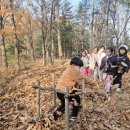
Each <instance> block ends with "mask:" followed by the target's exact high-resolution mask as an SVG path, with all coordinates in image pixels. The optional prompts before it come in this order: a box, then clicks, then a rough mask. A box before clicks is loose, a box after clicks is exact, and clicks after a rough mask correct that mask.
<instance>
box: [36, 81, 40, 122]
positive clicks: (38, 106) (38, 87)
mask: <svg viewBox="0 0 130 130" xmlns="http://www.w3.org/2000/svg"><path fill="white" fill-rule="evenodd" d="M36 86H37V102H36V106H37V121H40V81H37V83H36Z"/></svg>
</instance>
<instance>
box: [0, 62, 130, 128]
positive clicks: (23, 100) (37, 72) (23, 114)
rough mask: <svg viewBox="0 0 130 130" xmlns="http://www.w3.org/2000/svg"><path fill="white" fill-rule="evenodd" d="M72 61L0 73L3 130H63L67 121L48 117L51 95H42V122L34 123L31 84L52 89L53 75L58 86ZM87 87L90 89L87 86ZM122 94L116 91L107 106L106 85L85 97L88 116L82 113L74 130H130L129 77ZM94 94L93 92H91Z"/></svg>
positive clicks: (40, 64) (74, 125)
mask: <svg viewBox="0 0 130 130" xmlns="http://www.w3.org/2000/svg"><path fill="white" fill-rule="evenodd" d="M68 64H69V60H60V61H59V60H58V61H56V63H55V64H54V65H53V66H51V65H47V66H43V65H42V62H41V61H37V62H36V63H35V64H34V65H30V66H28V67H26V68H25V69H23V70H21V71H20V72H19V73H18V74H17V73H14V72H7V73H6V74H4V73H2V72H1V73H0V86H1V87H0V130H62V129H64V127H65V120H64V117H62V118H60V119H59V120H58V121H53V122H51V121H50V120H49V119H48V116H49V115H50V114H51V113H50V112H49V111H50V108H51V107H52V104H53V99H52V98H53V96H51V94H52V93H51V92H42V93H41V111H42V117H41V122H38V123H35V122H34V121H33V120H32V118H33V117H34V116H36V90H34V89H33V88H32V83H34V82H36V81H37V80H40V82H41V86H42V87H48V86H52V85H53V80H52V75H51V73H52V72H55V75H56V82H57V81H58V79H59V77H60V76H61V74H62V72H63V71H64V70H65V68H66V67H67V65H68ZM86 87H87V86H86ZM123 88H124V90H123V91H122V92H121V93H117V92H115V91H114V90H113V92H112V100H111V102H109V103H107V102H106V96H105V91H104V84H103V83H100V88H99V90H95V91H94V92H89V93H88V94H86V95H85V113H83V112H82V110H81V111H80V113H79V116H78V119H77V120H76V122H74V124H73V125H72V126H71V130H76V129H77V130H130V73H128V74H126V75H125V76H124V78H123ZM88 89H90V90H91V88H88Z"/></svg>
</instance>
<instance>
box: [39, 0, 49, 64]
mask: <svg viewBox="0 0 130 130" xmlns="http://www.w3.org/2000/svg"><path fill="white" fill-rule="evenodd" d="M44 2H45V1H44V0H41V12H42V21H41V34H42V57H43V65H46V42H47V40H48V39H47V36H46V40H45V34H44V29H45V26H44V15H45V14H44V9H43V7H44Z"/></svg>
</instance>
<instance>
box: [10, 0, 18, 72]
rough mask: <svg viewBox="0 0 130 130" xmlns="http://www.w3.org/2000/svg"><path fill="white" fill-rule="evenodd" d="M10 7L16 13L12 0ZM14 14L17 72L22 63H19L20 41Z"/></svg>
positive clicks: (11, 0)
mask: <svg viewBox="0 0 130 130" xmlns="http://www.w3.org/2000/svg"><path fill="white" fill-rule="evenodd" d="M10 7H11V9H12V11H14V7H13V0H10ZM14 17H15V16H14V12H12V14H11V19H12V24H13V28H14V49H15V60H16V65H17V70H19V69H20V61H19V39H18V36H17V33H16V30H17V28H16V22H15V18H14Z"/></svg>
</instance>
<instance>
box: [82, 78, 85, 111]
mask: <svg viewBox="0 0 130 130" xmlns="http://www.w3.org/2000/svg"><path fill="white" fill-rule="evenodd" d="M82 92H83V93H84V92H85V79H82ZM84 102H85V94H82V107H83V112H84V111H85V106H84Z"/></svg>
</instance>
